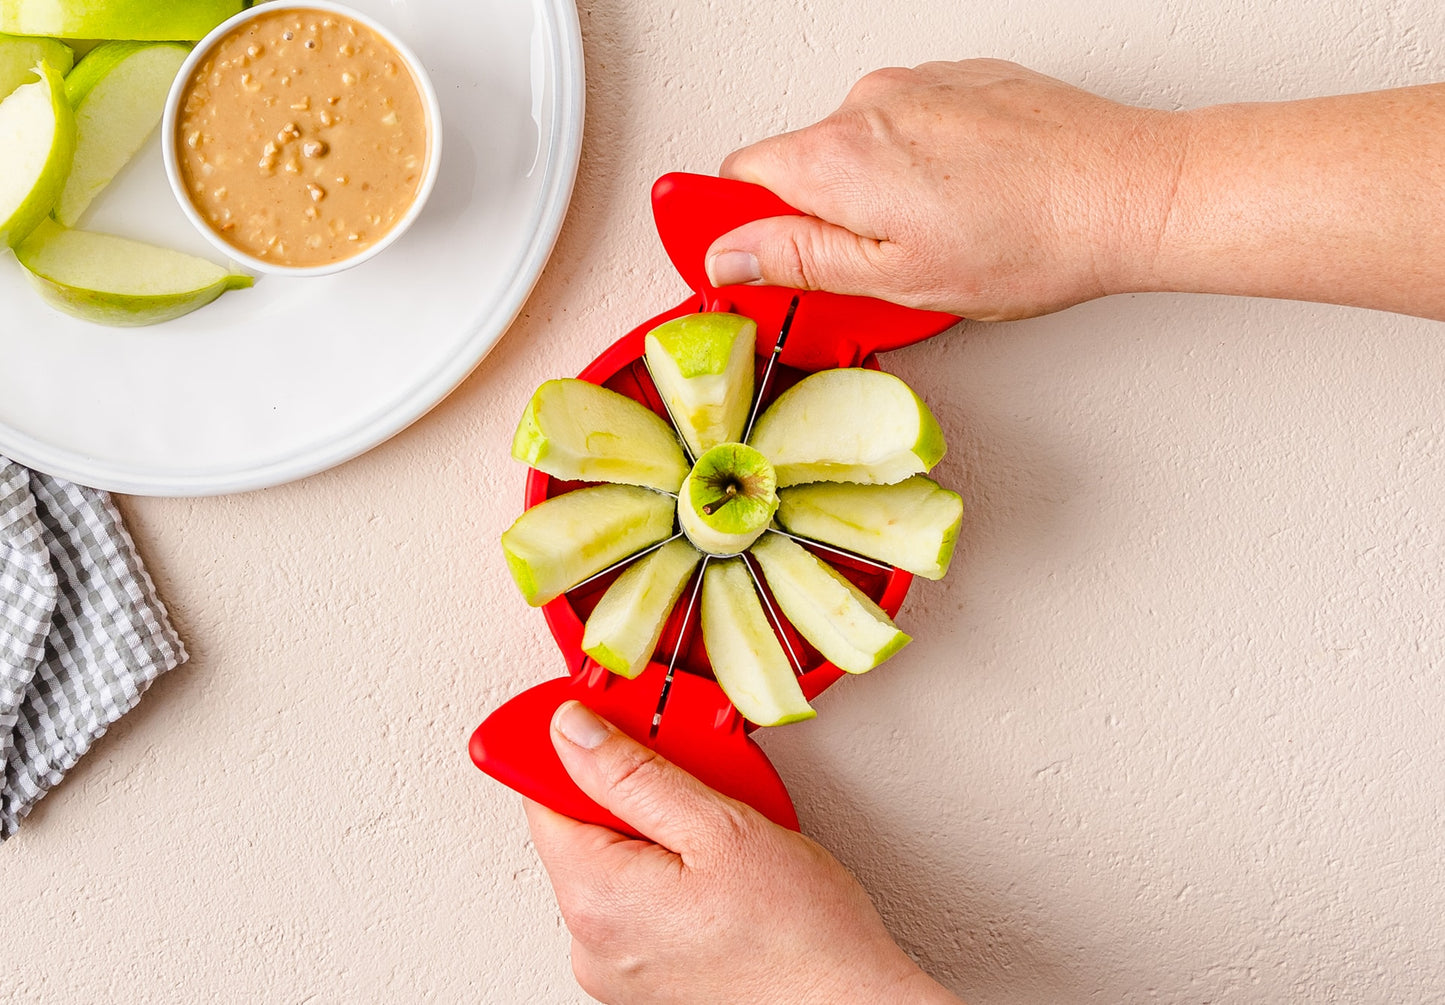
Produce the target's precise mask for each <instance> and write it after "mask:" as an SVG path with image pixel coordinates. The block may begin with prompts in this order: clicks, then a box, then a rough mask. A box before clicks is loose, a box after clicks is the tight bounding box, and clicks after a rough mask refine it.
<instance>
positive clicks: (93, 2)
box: [0, 0, 249, 42]
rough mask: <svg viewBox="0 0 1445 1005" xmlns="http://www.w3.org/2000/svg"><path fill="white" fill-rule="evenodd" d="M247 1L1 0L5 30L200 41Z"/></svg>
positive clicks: (1, 22) (0, 23) (63, 35)
mask: <svg viewBox="0 0 1445 1005" xmlns="http://www.w3.org/2000/svg"><path fill="white" fill-rule="evenodd" d="M247 6H249V4H248V3H246V2H245V0H0V31H5V32H10V33H11V34H15V35H53V36H55V37H57V38H107V39H137V40H140V41H143V42H195V41H198V40H199V39H201V38H202V37H204V36H205V34H206V33H207V32H209V31H210V30H211V29H212V28H214V27H216V25H218V24H220V23H221V22H222V21H224V20H226V18H228V17H230V16H231V15H232V14H239V13H240V12H241V10H242V8H244V7H247Z"/></svg>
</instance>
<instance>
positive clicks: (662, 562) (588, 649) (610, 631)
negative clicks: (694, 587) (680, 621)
mask: <svg viewBox="0 0 1445 1005" xmlns="http://www.w3.org/2000/svg"><path fill="white" fill-rule="evenodd" d="M701 558H702V556H701V555H700V554H698V551H697V549H696V548H694V547H693V546H692V545H690V544H688V543H687V542H686V541H681V540H679V541H669V542H668V543H667V544H664V545H663V546H662V547H661V548H658V549H657V550H656V551H654V552H653V553H652V554H650V555H645V556H643V557H642V558H640V559H638V560H637V561H636V562H634V563H633V564H632V565H630V566H628V567H627V569H626V570H625V571H624V572H623V573H622V575H620V576H618V577H617V580H616V581H615V582H614V583H613V584H612V585H611V586H609V587H608V588H607V592H606V593H604V594H603V595H602V599H601V600H600V601H598V603H597V606H596V607H595V608H594V609H593V611H592V614H591V616H590V617H588V619H587V625H586V627H585V628H584V629H583V632H582V651H583V652H584V653H586V654H587V655H588V656H591V657H592V658H593V659H594V660H596V661H597V662H598V663H601V664H602V665H603V666H605V667H606V668H607V669H608V670H611V671H612V672H613V673H616V674H621V675H622V676H623V677H636V676H637V675H638V674H640V673H641V672H642V671H643V670H644V669H646V667H647V663H648V661H649V660H651V659H652V654H653V652H654V651H655V650H656V649H657V643H658V640H659V639H661V638H662V630H663V628H664V627H666V625H667V618H668V615H669V614H671V613H672V608H673V606H674V605H675V604H676V603H677V601H678V598H679V597H681V596H682V591H683V590H684V589H685V588H686V587H687V581H688V580H689V579H691V578H692V570H693V569H695V568H697V563H698V561H699V560H700V559H701Z"/></svg>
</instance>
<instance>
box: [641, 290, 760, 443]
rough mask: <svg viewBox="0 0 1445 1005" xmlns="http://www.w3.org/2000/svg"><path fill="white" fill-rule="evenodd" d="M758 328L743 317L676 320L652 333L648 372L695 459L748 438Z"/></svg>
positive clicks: (647, 345)
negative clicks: (721, 445) (745, 431)
mask: <svg viewBox="0 0 1445 1005" xmlns="http://www.w3.org/2000/svg"><path fill="white" fill-rule="evenodd" d="M757 337H758V326H757V325H756V324H755V323H754V322H753V321H752V320H751V319H750V318H745V317H743V316H742V315H739V314H722V313H716V312H713V313H704V314H688V315H685V316H684V317H680V318H673V319H672V320H671V321H667V322H664V323H663V324H661V325H658V326H657V327H656V328H654V329H653V330H652V331H650V332H648V333H647V338H646V339H645V340H644V345H645V352H646V356H647V368H648V371H649V372H650V373H651V374H652V380H653V383H654V384H656V385H657V392H658V394H660V395H662V400H663V401H664V402H666V403H667V410H668V412H669V414H671V416H672V421H673V422H675V423H677V429H678V432H679V433H681V434H682V438H683V440H685V441H686V442H687V446H688V449H689V450H690V451H691V452H692V456H693V457H701V456H702V455H703V454H704V453H706V452H707V451H708V450H710V449H712V448H713V447H715V446H717V445H718V444H719V443H731V442H733V441H736V440H741V439H742V438H743V430H744V428H745V427H746V426H747V422H748V413H749V410H750V409H751V408H752V402H753V367H754V365H755V364H754V359H753V353H754V350H755V347H756V343H757Z"/></svg>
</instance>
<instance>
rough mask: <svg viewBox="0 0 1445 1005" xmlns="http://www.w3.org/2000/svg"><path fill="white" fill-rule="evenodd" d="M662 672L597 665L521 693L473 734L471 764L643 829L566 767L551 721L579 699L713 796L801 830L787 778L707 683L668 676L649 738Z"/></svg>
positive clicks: (579, 815)
mask: <svg viewBox="0 0 1445 1005" xmlns="http://www.w3.org/2000/svg"><path fill="white" fill-rule="evenodd" d="M666 675H667V668H666V667H664V666H662V665H661V664H659V663H653V664H651V665H649V666H648V668H647V669H646V670H644V671H643V672H642V673H641V674H639V675H638V676H637V678H636V679H634V680H628V679H626V678H624V677H618V676H616V675H615V674H611V673H609V672H608V671H607V670H605V669H603V668H602V667H599V666H593V667H591V668H590V669H589V670H587V671H585V672H583V673H580V674H576V675H574V676H571V677H559V678H557V679H555V680H549V681H547V682H545V683H543V684H539V685H537V686H536V687H533V688H529V689H528V690H526V691H524V692H522V693H521V694H519V695H517V696H516V697H515V698H513V699H512V700H511V701H509V702H507V703H506V704H505V705H503V706H502V707H501V708H499V709H497V710H496V711H495V712H493V713H492V714H491V715H489V716H488V717H487V719H486V721H485V722H483V723H482V724H481V725H480V726H478V727H477V730H476V732H474V733H473V734H472V741H471V756H472V761H473V762H475V764H476V765H477V767H479V768H481V769H482V770H483V771H485V772H486V773H487V774H489V775H491V776H492V777H493V778H495V779H497V780H498V781H499V782H501V783H503V784H504V785H507V786H509V787H511V788H513V789H515V790H516V791H518V792H520V793H521V794H522V795H524V796H527V797H528V798H529V799H535V800H536V801H537V802H539V803H542V804H543V805H544V806H547V807H549V808H551V809H553V810H556V811H557V812H558V813H564V814H566V815H567V816H569V817H574V818H575V819H578V820H585V821H587V822H589V823H595V824H601V825H602V826H604V827H611V828H612V829H614V830H617V831H621V832H622V833H624V834H632V835H634V836H637V837H641V836H643V835H640V834H638V832H637V831H636V830H635V829H634V828H632V827H631V826H629V825H628V824H627V823H625V822H624V821H622V820H619V819H618V818H617V817H616V816H614V815H613V814H612V813H610V812H608V811H607V810H605V809H603V808H602V807H601V806H599V805H598V804H597V803H596V802H594V801H593V800H592V799H590V798H589V797H588V796H586V795H584V794H583V792H582V790H581V789H579V788H578V787H577V784H576V783H575V782H573V781H572V779H571V777H570V776H568V774H567V772H566V770H565V769H564V768H563V767H562V762H561V760H560V759H559V758H558V757H557V751H556V749H555V748H554V747H553V746H552V738H551V732H550V729H549V725H550V723H551V721H552V715H553V713H554V712H556V710H557V707H558V706H559V705H561V704H562V703H563V702H564V701H567V700H568V699H570V698H575V699H577V700H578V701H581V702H582V703H583V704H584V705H586V706H587V707H588V708H590V709H592V710H593V711H594V712H596V713H597V714H598V715H600V716H602V717H603V718H604V719H607V720H608V721H609V722H611V723H612V724H613V725H615V726H616V727H617V728H618V729H620V730H622V731H623V732H624V733H626V734H628V735H629V736H631V737H632V738H633V739H635V740H638V741H639V742H641V743H644V744H646V745H647V746H649V747H651V748H652V749H654V750H656V751H657V752H658V753H659V754H661V755H663V756H664V757H666V758H667V759H668V760H670V761H672V762H673V763H674V764H677V765H678V766H679V767H682V768H684V769H685V770H687V771H689V772H690V773H692V774H693V775H695V776H696V777H697V778H699V779H700V780H701V781H703V782H704V783H705V784H707V785H710V786H712V787H713V788H715V789H717V790H718V791H719V792H722V793H723V794H725V795H728V796H731V797H732V798H734V799H737V800H740V801H741V802H744V803H747V804H748V805H750V806H752V807H753V808H755V809H756V810H758V811H759V812H760V813H762V814H763V815H764V816H766V817H767V818H768V819H769V820H772V821H773V822H774V823H776V824H779V825H780V826H783V827H788V828H791V829H792V830H797V829H798V815H797V813H796V812H795V811H794V810H793V803H792V800H791V799H789V798H788V790H787V789H786V788H785V787H784V785H783V780H782V779H781V778H779V777H778V773H777V771H776V769H774V768H773V766H772V764H771V763H769V761H768V759H767V757H766V756H765V755H764V754H763V752H762V749H761V748H759V747H758V745H757V744H756V743H754V742H753V741H752V740H750V739H748V737H747V735H746V733H745V732H744V731H743V729H742V726H741V723H742V720H741V719H740V718H739V717H738V716H736V715H735V714H734V713H733V711H732V706H731V705H730V704H728V702H727V699H726V698H725V697H723V698H722V701H721V704H719V701H718V698H719V697H721V696H722V692H721V690H720V689H719V688H718V686H717V685H716V684H714V683H713V682H712V681H710V680H705V679H703V678H700V677H694V676H693V675H691V674H688V673H677V674H675V675H674V676H673V681H672V686H671V690H670V692H669V694H668V705H667V708H668V711H667V714H666V715H664V716H663V717H662V723H661V726H660V728H659V729H658V732H657V735H656V737H649V731H650V730H651V726H652V715H653V711H654V710H655V709H656V708H657V699H658V696H659V695H660V693H661V690H662V684H663V680H664V678H665V677H666Z"/></svg>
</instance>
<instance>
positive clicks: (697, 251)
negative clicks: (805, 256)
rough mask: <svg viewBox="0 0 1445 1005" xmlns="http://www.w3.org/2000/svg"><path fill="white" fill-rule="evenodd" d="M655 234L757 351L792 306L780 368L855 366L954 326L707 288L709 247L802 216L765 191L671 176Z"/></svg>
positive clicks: (939, 318) (863, 306) (905, 310)
mask: <svg viewBox="0 0 1445 1005" xmlns="http://www.w3.org/2000/svg"><path fill="white" fill-rule="evenodd" d="M652 212H653V216H655V217H656V219H657V233H658V235H659V236H660V237H661V238H662V244H663V247H664V248H666V249H667V254H668V257H670V258H671V259H672V264H673V265H674V266H675V267H676V268H677V271H678V273H679V274H680V275H681V276H682V278H683V279H685V280H687V284H688V285H689V286H691V287H692V288H693V289H694V290H696V291H697V292H698V293H701V294H702V296H703V301H704V302H705V303H706V304H708V305H710V306H711V305H715V304H716V305H731V306H732V308H733V309H734V310H736V311H737V312H738V313H739V314H746V315H747V316H748V317H750V318H752V319H753V320H755V321H756V322H757V323H758V345H759V348H760V349H763V348H766V349H768V350H771V349H772V347H773V345H774V344H775V343H776V342H777V338H778V332H779V331H780V330H781V328H782V323H783V319H784V318H785V317H786V316H787V313H788V308H789V306H790V305H791V303H792V301H793V298H794V297H797V298H798V308H797V311H796V312H795V313H794V316H793V323H792V327H791V329H790V330H789V335H788V341H787V342H786V343H785V344H784V346H783V352H782V355H781V357H780V359H781V361H782V362H784V363H786V364H788V365H789V366H794V367H797V368H799V369H801V370H809V371H812V370H823V369H826V368H828V367H835V366H857V365H859V364H860V363H861V362H862V361H863V360H864V359H865V358H866V357H868V356H869V355H871V354H872V353H875V352H883V351H885V350H888V349H897V348H900V347H902V346H906V345H912V344H913V343H915V342H921V341H923V340H924V339H926V338H931V337H932V336H934V335H937V334H939V333H940V332H942V331H945V330H947V329H949V328H951V327H952V326H953V325H955V324H957V323H958V321H959V319H958V318H957V317H955V316H954V315H952V314H942V313H939V312H937V311H920V310H916V309H914V308H911V307H900V306H899V305H897V304H890V303H887V302H885V301H882V300H875V299H873V298H872V297H855V296H844V295H842V294H838V293H825V292H822V291H820V290H812V291H807V292H801V293H800V292H799V291H798V290H792V289H785V288H783V287H779V286H727V287H723V288H722V289H719V288H717V287H714V286H713V285H712V284H711V283H709V282H708V279H707V272H706V270H705V262H704V258H705V256H706V253H707V249H708V248H709V247H711V246H712V243H713V242H714V241H715V240H717V239H718V238H719V237H721V236H722V235H724V234H726V233H727V232H728V231H730V230H733V229H734V228H736V227H740V226H742V225H743V224H745V223H751V222H752V221H753V220H763V219H767V218H768V217H774V216H802V215H804V214H803V213H801V212H799V211H798V210H796V209H794V208H793V207H792V206H789V205H788V204H787V203H785V202H783V201H782V200H781V199H779V198H778V197H777V196H776V195H774V194H773V193H772V192H769V191H768V190H767V189H765V188H763V187H762V186H760V185H752V184H749V183H747V182H741V181H733V180H732V179H728V178H713V177H710V176H708V175H698V174H681V173H676V172H675V173H673V174H666V175H663V176H662V177H661V178H659V179H658V180H657V182H656V183H655V184H654V185H653V186H652Z"/></svg>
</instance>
